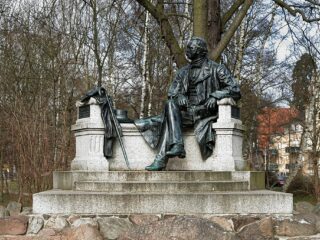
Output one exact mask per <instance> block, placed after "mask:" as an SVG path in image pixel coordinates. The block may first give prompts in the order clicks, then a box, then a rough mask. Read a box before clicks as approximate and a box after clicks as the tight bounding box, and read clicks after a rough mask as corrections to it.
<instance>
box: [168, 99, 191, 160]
mask: <svg viewBox="0 0 320 240" xmlns="http://www.w3.org/2000/svg"><path fill="white" fill-rule="evenodd" d="M165 116H166V124H167V128H168V138H167V146H168V149H169V150H168V151H167V152H166V156H167V157H180V158H184V157H185V156H186V152H185V150H184V144H183V136H182V117H181V111H180V109H179V106H178V105H177V104H176V103H175V102H174V101H173V100H169V101H167V104H166V108H165Z"/></svg>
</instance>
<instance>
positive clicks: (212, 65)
mask: <svg viewBox="0 0 320 240" xmlns="http://www.w3.org/2000/svg"><path fill="white" fill-rule="evenodd" d="M207 64H208V65H209V66H210V67H213V68H218V67H220V66H221V64H220V63H217V62H215V61H213V60H211V59H209V58H208V60H207Z"/></svg>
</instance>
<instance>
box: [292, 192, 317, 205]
mask: <svg viewBox="0 0 320 240" xmlns="http://www.w3.org/2000/svg"><path fill="white" fill-rule="evenodd" d="M297 202H308V203H311V204H313V205H316V204H317V199H316V197H315V196H314V195H312V194H306V193H303V194H302V193H295V194H293V203H294V204H295V203H297Z"/></svg>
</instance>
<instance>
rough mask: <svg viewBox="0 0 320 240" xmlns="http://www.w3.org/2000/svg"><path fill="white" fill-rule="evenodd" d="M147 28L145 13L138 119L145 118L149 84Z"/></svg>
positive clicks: (147, 16)
mask: <svg viewBox="0 0 320 240" xmlns="http://www.w3.org/2000/svg"><path fill="white" fill-rule="evenodd" d="M148 28H149V12H148V11H147V12H146V19H145V22H144V36H143V57H142V87H141V104H140V118H143V117H145V102H146V96H147V91H148V88H147V83H148V82H149V71H148V60H147V55H148Z"/></svg>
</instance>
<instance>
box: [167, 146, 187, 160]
mask: <svg viewBox="0 0 320 240" xmlns="http://www.w3.org/2000/svg"><path fill="white" fill-rule="evenodd" d="M166 156H167V157H169V158H172V157H179V158H185V157H186V151H185V150H184V146H183V144H174V145H173V146H172V148H171V149H170V150H169V151H167V152H166Z"/></svg>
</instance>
